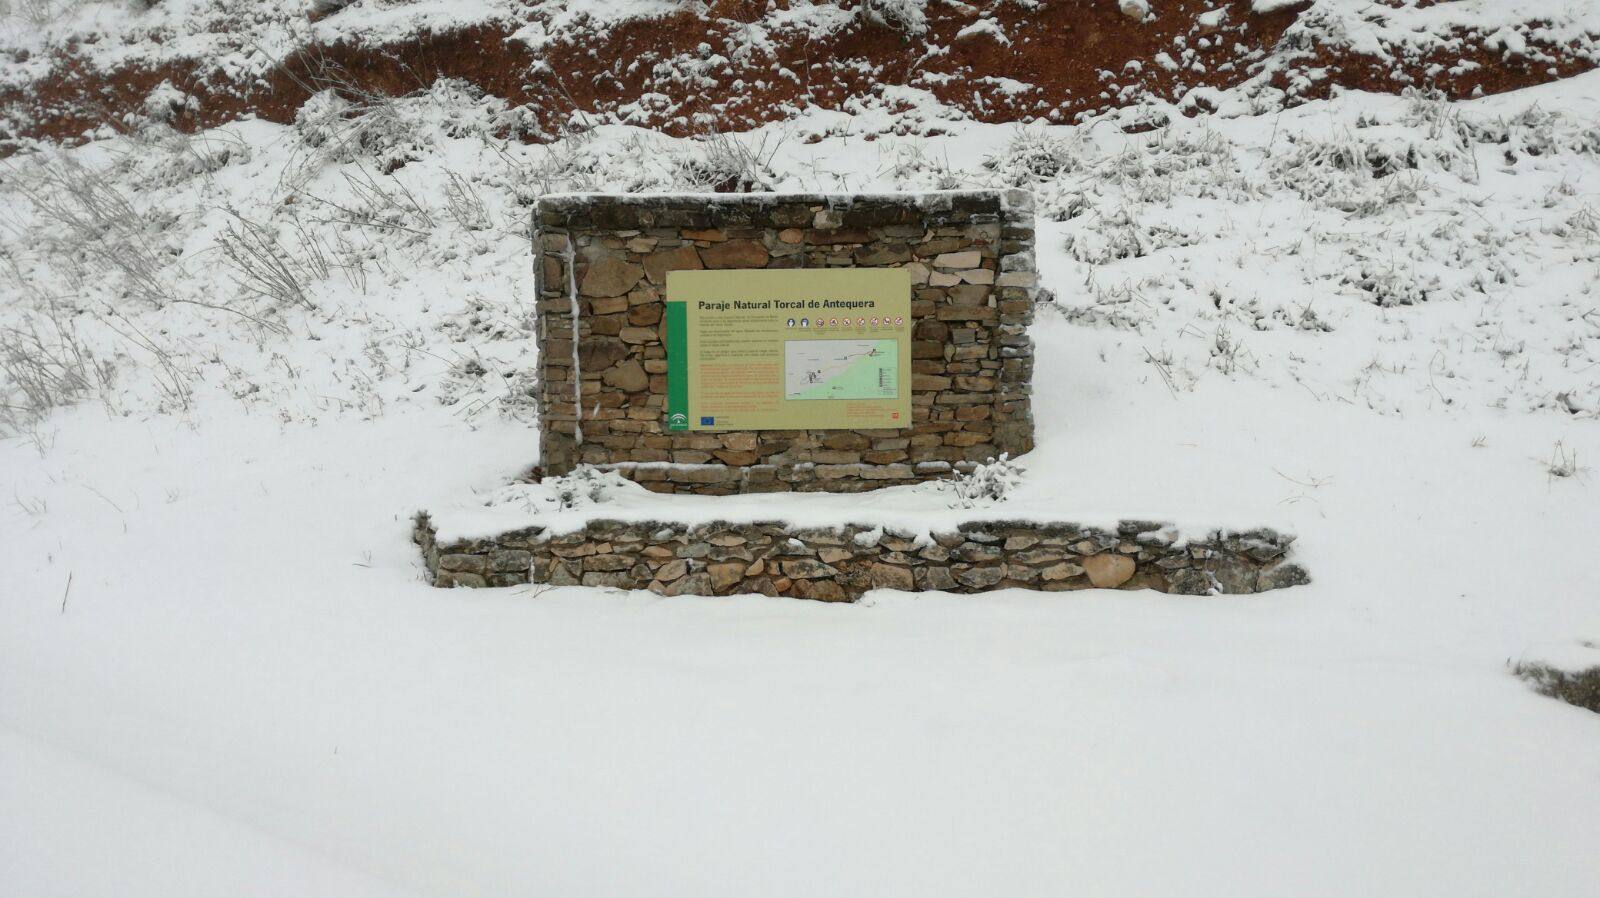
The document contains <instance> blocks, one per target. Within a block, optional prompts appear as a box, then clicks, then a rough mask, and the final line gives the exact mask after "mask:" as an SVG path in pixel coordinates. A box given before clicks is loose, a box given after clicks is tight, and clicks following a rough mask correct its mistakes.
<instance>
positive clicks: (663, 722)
mask: <svg viewBox="0 0 1600 898" xmlns="http://www.w3.org/2000/svg"><path fill="white" fill-rule="evenodd" d="M1597 88H1600V75H1588V76H1582V77H1579V78H1575V79H1571V80H1568V81H1564V82H1560V83H1557V84H1553V85H1549V86H1546V87H1543V88H1537V89H1533V90H1529V91H1524V92H1520V93H1516V94H1510V95H1505V96H1500V97H1495V98H1490V99H1486V100H1481V101H1473V102H1470V103H1462V104H1454V105H1451V104H1446V103H1442V102H1438V101H1433V100H1428V99H1426V98H1395V97H1376V96H1366V95H1347V96H1343V97H1339V98H1336V99H1335V100H1332V101H1329V102H1320V103H1315V104H1311V105H1308V106H1304V107H1301V108H1298V109H1294V110H1291V111H1288V112H1283V113H1281V114H1273V115H1267V116H1259V115H1250V114H1248V112H1249V109H1248V108H1246V107H1247V106H1248V101H1247V100H1245V99H1236V98H1232V97H1227V96H1224V97H1219V98H1218V99H1219V101H1220V102H1219V103H1218V106H1219V112H1218V113H1217V114H1216V115H1211V116H1202V117H1198V118H1193V119H1190V118H1184V117H1182V116H1181V115H1177V114H1175V113H1173V111H1172V110H1169V109H1143V110H1129V111H1128V112H1127V113H1125V115H1127V116H1128V117H1130V118H1135V117H1142V118H1148V117H1150V116H1162V115H1164V116H1168V117H1170V121H1171V124H1170V125H1169V126H1168V127H1166V128H1164V129H1160V130H1157V131H1154V132H1150V133H1145V134H1138V135H1128V134H1124V133H1123V132H1122V131H1121V130H1120V129H1119V128H1117V127H1116V122H1115V121H1113V120H1105V121H1100V122H1097V123H1091V124H1087V125H1084V126H1080V127H1076V128H1067V127H1061V128H1047V129H1038V128H1015V127H1002V126H983V125H973V124H969V123H962V122H959V121H951V122H950V123H949V125H948V131H949V132H950V133H948V134H947V135H944V136H940V137H932V138H909V137H898V136H895V134H894V133H893V132H894V131H895V130H896V125H897V124H898V123H897V122H896V121H893V120H891V119H889V118H888V117H887V116H884V115H882V114H867V113H863V114H861V115H858V116H854V117H848V116H844V115H841V114H825V113H818V114H815V115H811V116H808V117H806V118H803V119H801V120H799V121H797V122H794V123H791V124H788V125H783V126H772V127H770V128H768V129H765V130H763V131H761V132H756V133H752V134H744V135H733V136H727V137H723V138H719V139H715V140H704V141H690V140H671V139H668V138H663V137H660V136H659V135H654V134H650V133H648V132H644V131H639V130H635V129H629V128H623V127H618V126H605V127H601V128H598V129H594V130H592V131H588V132H584V133H581V134H575V135H573V136H572V137H570V138H568V139H566V140H564V141H562V142H559V143H557V144H554V145H549V146H522V145H516V144H510V145H508V144H505V143H503V142H500V141H497V140H495V139H494V138H493V137H492V136H489V135H492V134H493V133H494V132H495V130H496V126H497V125H499V124H503V123H504V121H505V118H506V117H508V116H513V115H515V113H514V112H513V111H509V110H505V109H504V108H501V107H500V106H498V105H497V104H496V102H495V101H492V100H477V99H473V98H472V97H470V96H468V95H466V94H464V93H461V92H460V91H457V90H455V89H453V88H452V87H451V86H450V85H442V86H440V87H438V88H436V89H435V90H434V91H433V92H432V93H430V94H429V95H425V96H421V97H418V98H413V99H410V100H405V101H401V102H398V103H384V102H374V103H373V104H370V106H369V107H367V108H362V109H355V110H352V109H347V108H346V109H341V108H340V107H339V106H338V104H336V103H333V102H331V101H326V100H325V101H323V102H319V103H317V104H314V105H313V107H312V108H311V109H310V110H309V111H308V112H307V113H306V114H305V115H304V116H303V120H302V122H301V123H300V125H298V126H296V127H294V128H285V127H279V126H274V125H269V124H265V123H260V122H246V123H242V124H239V125H235V126H230V127H227V128H223V129H219V130H217V131H214V132H210V133H207V134H205V135H202V136H201V137H199V138H196V139H192V140H191V139H184V138H180V137H177V136H175V135H171V134H166V133H163V132H162V131H161V129H160V128H159V125H156V124H150V125H148V126H145V127H144V128H142V129H141V130H140V131H139V132H138V133H137V134H136V135H135V137H133V138H118V139H106V140H101V141H97V142H95V143H92V144H90V145H88V146H85V147H83V148H80V149H77V150H73V151H70V152H67V153H54V152H40V153H33V154H24V155H22V156H18V157H15V158H13V159H11V160H9V161H7V162H6V163H4V165H5V168H4V180H3V181H0V262H4V263H5V264H4V271H3V272H0V277H3V280H0V283H3V285H4V286H3V288H0V289H4V290H5V291H6V292H5V301H4V303H3V305H0V335H3V336H4V342H3V343H0V362H3V363H4V365H5V367H3V368H0V372H3V377H4V379H3V380H0V387H3V388H4V389H5V390H7V391H8V395H7V398H6V400H5V402H6V403H7V406H8V408H9V411H8V412H7V414H6V416H5V419H6V421H5V426H6V428H7V433H8V434H15V436H14V438H10V439H7V440H6V441H4V442H0V472H3V478H4V482H3V483H0V501H3V502H4V504H5V506H6V507H5V510H4V512H3V513H0V569H3V570H4V575H3V577H0V583H3V585H0V894H6V895H19V896H23V895H26V896H38V895H52V896H53V895H64V896H79V895H108V896H109V895H115V896H128V895H147V894H148V895H162V896H174V895H186V894H192V895H208V896H209V895H217V894H229V895H232V894H296V895H365V894H375V895H377V894H395V895H406V894H413V895H450V896H459V895H480V894H481V895H526V894H538V895H583V896H591V895H619V896H621V895H640V894H650V895H685V896H690V895H693V896H707V895H747V894H752V893H761V894H768V895H816V894H879V895H902V894H903V895H930V894H932V895H993V894H1057V893H1063V892H1073V893H1084V894H1106V895H1185V896H1201V895H1219V896H1220V895H1228V896H1239V895H1283V894H1295V895H1307V894H1309V895H1340V896H1344V895H1352V894H1362V895H1408V896H1410V895H1440V896H1446V895H1448V896H1452V898H1455V896H1471V895H1483V896H1504V895H1581V894H1587V893H1589V892H1590V891H1592V889H1593V884H1594V883H1595V882H1596V881H1600V853H1597V852H1596V851H1595V850H1594V834H1595V833H1596V832H1600V751H1596V746H1597V745H1600V717H1597V716H1596V715H1594V714H1592V713H1589V712H1586V711H1583V710H1579V709H1576V708H1573V707H1570V706H1567V705H1564V704H1561V703H1559V702H1556V701H1553V700H1551V699H1547V698H1544V697H1542V696H1540V695H1538V694H1536V693H1535V692H1533V691H1532V690H1531V689H1529V688H1528V687H1527V685H1526V684H1524V683H1522V682H1520V681H1519V680H1517V679H1516V678H1514V677H1513V676H1511V675H1510V673H1509V670H1508V662H1515V661H1517V660H1527V659H1546V658H1550V659H1554V658H1559V659H1561V663H1563V664H1571V665H1583V664H1600V651H1597V650H1595V649H1593V648H1588V647H1585V645H1584V644H1585V643H1596V642H1600V571H1597V570H1596V569H1595V566H1594V564H1593V557H1594V554H1595V551H1594V546H1595V541H1596V534H1597V533H1600V503H1597V502H1596V501H1595V495H1596V494H1595V492H1594V490H1595V489H1596V485H1595V483H1594V480H1593V478H1594V475H1593V474H1592V473H1591V472H1590V471H1589V470H1588V468H1587V465H1589V464H1591V463H1592V461H1591V460H1593V459H1596V458H1600V420H1597V413H1600V312H1597V311H1596V297H1595V295H1594V285H1595V284H1596V283H1597V282H1600V217H1597V216H1600V187H1597V186H1596V185H1597V184H1600V130H1597V128H1596V126H1595V124H1594V123H1595V122H1596V121H1600V90H1597ZM939 114H940V112H939V110H938V109H936V108H931V107H924V108H922V109H920V110H914V111H913V112H911V113H907V115H909V116H918V115H920V116H924V117H928V116H938V115H939ZM386 169H387V170H388V171H389V172H390V173H389V174H385V173H384V171H385V170H386ZM738 177H743V178H746V179H748V180H751V181H753V182H756V183H760V184H762V185H764V186H767V187H771V188H775V189H805V190H857V189H894V188H919V187H932V186H941V187H955V186H963V185H970V184H987V185H1000V184H1005V185H1023V186H1028V187H1031V188H1032V189H1034V190H1035V191H1036V192H1037V194H1038V196H1039V202H1040V209H1041V217H1042V219H1043V220H1042V221H1041V224H1040V230H1039V251H1040V263H1041V267H1042V268H1043V270H1044V273H1045V280H1046V285H1047V286H1049V287H1050V288H1051V289H1052V290H1053V291H1054V292H1055V294H1056V297H1057V301H1058V308H1046V309H1042V310H1041V312H1040V315H1039V321H1038V323H1037V324H1036V326H1035V328H1034V336H1035V339H1036V340H1037V341H1038V344H1039V351H1038V358H1039V364H1038V371H1037V375H1036V403H1035V415H1036V418H1037V420H1038V425H1039V447H1038V449H1037V450H1036V451H1035V452H1033V453H1031V454H1030V455H1029V456H1027V457H1025V458H1024V459H1023V460H1022V463H1023V465H1024V467H1025V468H1026V475H1025V477H1024V479H1023V482H1022V485H1021V486H1020V487H1018V488H1017V490H1016V491H1015V492H1014V494H1013V496H1014V500H1013V501H1014V503H1015V506H1016V507H1017V508H1019V509H1023V510H1027V509H1030V508H1034V509H1037V508H1039V507H1040V506H1041V505H1048V506H1049V507H1051V508H1052V510H1053V511H1054V514H1055V515H1057V516H1059V517H1064V518H1067V519H1080V520H1096V519H1103V518H1106V517H1116V516H1139V517H1157V518H1164V519H1171V520H1177V521H1180V522H1183V523H1184V524H1185V525H1186V526H1206V525H1208V524H1255V523H1267V524H1275V525H1279V526H1282V527H1284V528H1286V529H1290V530H1293V531H1294V532H1296V533H1298V534H1299V537H1300V541H1299V542H1298V543H1297V544H1296V553H1297V556H1298V560H1300V561H1301V562H1303V563H1304V564H1305V565H1306V566H1307V567H1308V568H1309V569H1310V570H1311V572H1312V574H1313V576H1314V578H1315V582H1314V583H1313V584H1312V585H1310V586H1307V587H1300V588H1295V589H1292V590H1288V591H1282V592H1277V593H1271V594H1266V595H1261V596H1250V597H1211V598H1180V597H1166V596H1162V595H1157V594H1153V593H1120V592H1098V591H1090V592H1083V593H1072V594H1066V595H1044V594H1034V593H1027V592H1001V593H991V594H986V595H981V596H952V595H942V594H924V595H919V596H914V597H913V596H908V595H905V594H897V593H889V592H876V593H871V594H869V595H868V597H867V599H866V600H864V601H863V602H861V603H859V604H855V605H840V606H835V605H823V604H816V603H808V602H802V601H795V600H787V599H766V598H761V597H755V596H739V597H730V598H717V599H711V598H681V597H680V598H671V599H666V598H661V597H657V596H654V595H650V594H646V593H619V592H614V591H606V590H594V589H582V588H571V589H550V590H539V589H528V588H523V589H510V590H455V591H440V590H434V589H431V588H429V587H427V586H424V585H423V584H422V582H421V577H420V575H421V565H420V559H419V558H418V557H417V553H416V549H415V547H414V546H412V545H411V544H410V543H409V541H408V539H407V537H408V533H409V526H410V525H409V517H410V515H411V513H412V512H413V511H415V510H416V509H418V508H431V507H438V506H442V505H448V504H452V503H462V502H469V501H471V497H473V496H475V495H477V496H482V497H484V498H485V499H487V498H489V497H491V496H493V495H494V494H496V492H497V491H498V490H499V489H500V488H501V487H502V486H503V485H504V484H505V483H506V482H507V481H508V480H509V479H510V478H511V477H512V476H513V475H515V474H516V473H517V472H518V471H520V470H522V469H523V468H525V467H526V466H527V465H528V464H530V463H532V462H534V461H536V458H535V453H536V445H537V441H536V439H535V435H534V431H533V429H532V423H531V421H532V414H533V410H532V407H531V406H532V403H531V401H530V394H529V388H530V383H529V381H528V379H527V372H528V371H529V370H530V367H531V364H532V362H533V360H534V359H535V358H536V347H534V346H533V343H532V338H531V334H530V331H529V321H528V316H527V310H528V307H529V305H530V303H531V297H530V295H529V294H530V291H531V278H530V276H529V257H528V253H527V241H526V234H525V219H526V208H527V207H526V203H527V201H528V200H530V199H531V198H532V197H533V196H535V195H537V194H538V193H540V192H542V191H546V190H557V189H594V188H602V189H628V190H642V189H682V188H685V187H693V186H696V185H705V184H710V183H716V182H718V181H722V180H726V179H728V178H738ZM35 338H36V339H35ZM58 400H71V401H72V404H70V405H64V406H61V405H58V406H56V407H53V408H52V407H49V406H51V405H52V404H54V403H56V402H57V401H58ZM36 411H37V412H41V413H42V414H34V412H36ZM919 495H920V494H919ZM1039 497H1046V499H1041V498H1039ZM626 499H627V497H626V494H625V493H624V494H621V495H619V496H616V497H613V501H618V502H622V501H626ZM763 501H764V502H766V503H768V505H769V507H771V508H776V509H778V510H779V511H781V509H782V508H783V507H784V506H781V505H776V504H773V503H775V501H779V502H789V501H802V500H799V499H795V500H790V499H788V498H785V499H782V500H772V499H770V498H768V499H765V500H763ZM803 501H807V502H826V501H829V500H828V498H827V497H814V499H805V500H803ZM859 501H860V502H862V503H865V504H867V505H870V506H872V507H874V508H877V509H879V510H882V511H883V513H886V514H887V513H892V512H893V511H894V509H896V508H906V507H914V503H915V502H926V501H929V500H928V497H927V496H922V497H921V498H919V499H915V500H913V499H911V498H909V497H907V496H906V495H904V494H903V493H902V494H896V493H884V494H875V495H874V496H870V497H865V498H863V499H860V500H859ZM1001 507H1002V508H1003V507H1004V506H1001ZM797 513H798V512H797ZM806 513H810V512H806ZM1585 659H1589V660H1585Z"/></svg>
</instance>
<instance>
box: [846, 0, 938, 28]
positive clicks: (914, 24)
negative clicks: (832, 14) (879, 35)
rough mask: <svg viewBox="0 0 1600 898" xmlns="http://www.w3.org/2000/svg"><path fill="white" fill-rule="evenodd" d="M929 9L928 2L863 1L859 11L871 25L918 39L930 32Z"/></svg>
mask: <svg viewBox="0 0 1600 898" xmlns="http://www.w3.org/2000/svg"><path fill="white" fill-rule="evenodd" d="M927 7H928V4H927V0H861V6H860V7H859V9H860V11H861V15H862V17H863V18H864V19H866V21H867V22H869V23H871V24H874V25H882V26H884V27H887V28H892V29H894V30H895V31H899V32H901V33H903V34H906V35H908V36H910V37H917V36H919V35H921V34H923V33H924V32H926V31H927V30H928V9H927Z"/></svg>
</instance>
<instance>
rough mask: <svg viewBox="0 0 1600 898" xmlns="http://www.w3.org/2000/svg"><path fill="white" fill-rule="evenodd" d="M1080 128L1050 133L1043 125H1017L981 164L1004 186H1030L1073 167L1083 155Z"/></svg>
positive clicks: (1076, 165) (1048, 179) (1075, 166)
mask: <svg viewBox="0 0 1600 898" xmlns="http://www.w3.org/2000/svg"><path fill="white" fill-rule="evenodd" d="M1081 134H1082V132H1077V131H1075V132H1073V136H1072V137H1060V136H1056V135H1052V134H1051V133H1050V132H1048V131H1046V130H1045V129H1043V128H1028V127H1023V128H1018V129H1017V131H1016V133H1014V134H1012V136H1011V139H1010V140H1009V141H1008V142H1007V143H1006V146H1005V149H1003V150H1001V151H1000V152H999V153H997V154H995V155H993V156H990V157H989V158H987V159H985V160H984V162H983V167H984V168H986V169H988V170H989V171H991V172H994V174H995V177H996V178H997V179H998V180H999V182H1000V183H1001V184H1004V185H1006V186H1008V187H1032V186H1034V185H1036V184H1038V183H1040V182H1044V181H1050V180H1052V179H1054V178H1055V177H1056V176H1057V175H1060V174H1062V173H1063V172H1068V171H1072V170H1074V169H1076V168H1077V167H1078V165H1079V162H1080V160H1081V159H1082V157H1083V153H1084V147H1083V138H1082V136H1081Z"/></svg>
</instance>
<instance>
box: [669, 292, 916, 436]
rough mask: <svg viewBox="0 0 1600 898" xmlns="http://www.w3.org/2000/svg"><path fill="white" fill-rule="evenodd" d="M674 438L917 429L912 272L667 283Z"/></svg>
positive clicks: (670, 423)
mask: <svg viewBox="0 0 1600 898" xmlns="http://www.w3.org/2000/svg"><path fill="white" fill-rule="evenodd" d="M666 323H667V333H666V348H667V410H666V413H667V429H668V430H691V431H692V430H827V429H845V430H864V429H871V430H876V429H890V428H895V429H897V428H904V427H910V426H911V328H912V322H911V275H910V273H909V272H907V271H906V270H905V269H903V268H832V269H749V270H745V269H735V270H720V271H707V270H696V271H673V272H669V273H668V274H667V295H666Z"/></svg>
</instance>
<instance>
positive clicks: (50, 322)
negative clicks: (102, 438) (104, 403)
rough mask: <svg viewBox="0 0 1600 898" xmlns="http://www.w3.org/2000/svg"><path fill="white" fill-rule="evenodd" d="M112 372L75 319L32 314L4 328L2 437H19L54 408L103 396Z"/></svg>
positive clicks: (0, 340)
mask: <svg viewBox="0 0 1600 898" xmlns="http://www.w3.org/2000/svg"><path fill="white" fill-rule="evenodd" d="M112 373H113V369H112V366H111V364H110V363H109V362H101V361H99V360H97V359H96V358H95V355H94V353H93V351H92V350H90V349H89V347H88V346H87V345H85V343H84V342H83V340H82V339H81V338H80V337H79V335H78V332H77V329H76V327H75V326H74V325H73V323H72V321H71V319H70V318H66V317H65V316H63V315H60V314H32V313H30V314H27V315H25V316H23V317H22V319H21V320H20V321H19V322H18V323H17V324H15V325H10V326H5V327H0V435H5V434H8V433H9V434H15V433H18V432H19V431H21V430H23V429H24V428H26V427H27V426H28V425H30V424H32V423H33V422H34V421H36V420H38V419H39V418H42V417H43V416H44V415H45V414H47V413H48V412H49V411H50V410H51V409H54V408H58V407H62V406H67V405H71V404H73V403H75V402H77V401H79V400H81V399H83V398H85V397H87V396H89V395H92V394H94V393H96V392H99V393H103V392H104V391H105V390H106V389H107V388H108V387H109V385H110V382H111V376H112Z"/></svg>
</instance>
